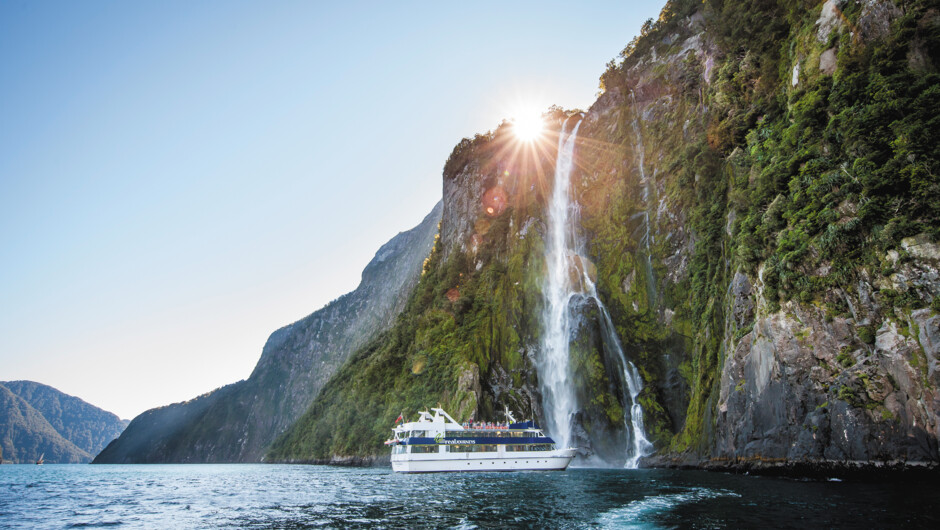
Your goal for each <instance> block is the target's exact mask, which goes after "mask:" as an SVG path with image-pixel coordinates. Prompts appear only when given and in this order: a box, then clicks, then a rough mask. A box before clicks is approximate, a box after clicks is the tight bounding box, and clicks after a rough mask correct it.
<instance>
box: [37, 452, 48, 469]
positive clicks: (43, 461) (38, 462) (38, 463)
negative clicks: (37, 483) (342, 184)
mask: <svg viewBox="0 0 940 530" xmlns="http://www.w3.org/2000/svg"><path fill="white" fill-rule="evenodd" d="M45 456H46V453H43V454H41V455H39V460H36V465H37V466H41V465H43V464H44V463H45V460H43V458H44V457H45Z"/></svg>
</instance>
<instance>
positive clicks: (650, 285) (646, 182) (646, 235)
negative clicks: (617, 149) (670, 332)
mask: <svg viewBox="0 0 940 530" xmlns="http://www.w3.org/2000/svg"><path fill="white" fill-rule="evenodd" d="M630 99H631V100H632V101H633V113H634V117H633V132H634V133H635V134H636V156H637V164H636V165H637V169H638V170H639V172H640V184H641V185H642V186H643V192H642V196H641V198H642V199H643V206H644V210H643V211H642V212H640V213H639V214H637V215H639V216H641V217H642V218H643V225H642V226H643V237H642V238H641V239H640V240H641V241H642V243H643V245H644V247H645V248H646V255H645V256H644V259H645V262H644V266H645V267H646V286H647V293H648V295H649V306H650V307H653V306H654V304H655V303H656V302H655V301H656V280H655V279H654V278H653V251H652V250H651V248H652V243H653V234H652V231H651V230H650V199H651V195H652V193H650V192H651V188H652V187H651V185H650V179H649V178H647V176H646V164H645V158H646V150H645V149H644V147H643V131H642V130H641V129H640V113H639V109H638V108H637V104H636V94H634V93H633V91H632V90H631V91H630ZM654 175H655V173H654Z"/></svg>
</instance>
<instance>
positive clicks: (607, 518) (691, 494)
mask: <svg viewBox="0 0 940 530" xmlns="http://www.w3.org/2000/svg"><path fill="white" fill-rule="evenodd" d="M740 496H741V495H739V494H737V493H734V492H732V491H728V490H713V489H709V488H692V489H690V490H688V491H683V492H681V493H669V494H664V495H653V496H650V497H645V498H643V499H640V500H636V501H633V502H631V503H629V504H627V505H626V506H623V507H620V508H614V509H612V510H608V511H606V512H604V513H602V514H600V516H599V517H598V518H597V524H598V525H599V526H600V527H601V528H658V527H659V525H658V524H657V523H656V521H655V520H654V519H653V518H654V516H656V515H661V514H665V513H668V512H670V511H672V510H673V509H675V508H676V507H677V506H681V505H683V504H691V503H695V502H701V501H705V500H709V499H717V498H719V497H740Z"/></svg>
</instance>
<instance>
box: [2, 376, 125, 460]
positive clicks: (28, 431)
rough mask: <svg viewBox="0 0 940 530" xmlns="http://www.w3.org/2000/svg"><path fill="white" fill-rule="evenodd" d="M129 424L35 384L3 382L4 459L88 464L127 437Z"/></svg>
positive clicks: (51, 389)
mask: <svg viewBox="0 0 940 530" xmlns="http://www.w3.org/2000/svg"><path fill="white" fill-rule="evenodd" d="M126 426H127V421H126V420H122V419H120V418H118V417H117V416H115V415H114V414H111V413H110V412H107V411H104V410H101V409H99V408H98V407H95V406H93V405H89V404H88V403H86V402H84V401H82V400H81V399H79V398H77V397H74V396H70V395H68V394H65V393H62V392H60V391H58V390H56V389H55V388H52V387H51V386H47V385H43V384H39V383H34V382H32V381H6V382H0V447H2V448H3V460H4V461H5V462H12V463H32V462H35V461H36V460H38V459H39V457H40V455H43V454H44V455H45V457H44V458H45V461H46V462H48V463H50V464H52V463H59V464H73V463H81V462H84V463H87V462H90V461H91V459H92V456H93V455H94V454H96V453H97V452H98V451H100V450H101V448H102V447H104V446H105V445H107V443H108V442H110V441H111V440H113V439H114V438H116V437H117V436H118V435H120V434H121V431H122V430H123V429H124V427H126Z"/></svg>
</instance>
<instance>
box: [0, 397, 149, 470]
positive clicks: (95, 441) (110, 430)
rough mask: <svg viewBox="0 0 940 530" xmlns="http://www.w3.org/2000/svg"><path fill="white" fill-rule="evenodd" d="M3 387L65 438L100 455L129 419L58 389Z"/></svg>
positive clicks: (88, 451)
mask: <svg viewBox="0 0 940 530" xmlns="http://www.w3.org/2000/svg"><path fill="white" fill-rule="evenodd" d="M2 384H3V386H5V387H7V388H8V389H10V391H11V392H13V393H14V394H16V395H17V396H19V397H21V398H22V399H23V400H24V401H26V402H27V403H29V404H30V406H32V407H33V408H34V409H36V410H37V411H38V412H39V413H40V414H42V415H43V417H44V418H45V419H46V421H48V422H49V424H50V425H51V426H52V428H53V429H55V430H56V432H58V433H59V434H60V435H62V437H63V438H65V439H66V440H68V441H70V442H72V443H73V444H75V445H76V446H77V447H78V448H80V449H81V450H83V451H85V452H87V453H89V454H91V455H96V454H98V453H99V452H100V451H101V450H102V449H104V448H105V446H106V445H108V444H109V443H111V440H114V439H115V438H117V437H118V436H120V435H121V432H122V431H124V428H125V427H127V424H128V423H130V422H129V421H128V420H122V419H121V418H119V417H117V416H116V415H115V414H113V413H111V412H108V411H106V410H102V409H100V408H98V407H96V406H94V405H91V404H89V403H86V402H85V401H83V400H81V399H79V398H77V397H74V396H70V395H68V394H65V393H63V392H60V391H58V390H56V389H55V388H53V387H51V386H48V385H43V384H40V383H34V382H33V381H7V382H4V383H2Z"/></svg>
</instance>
